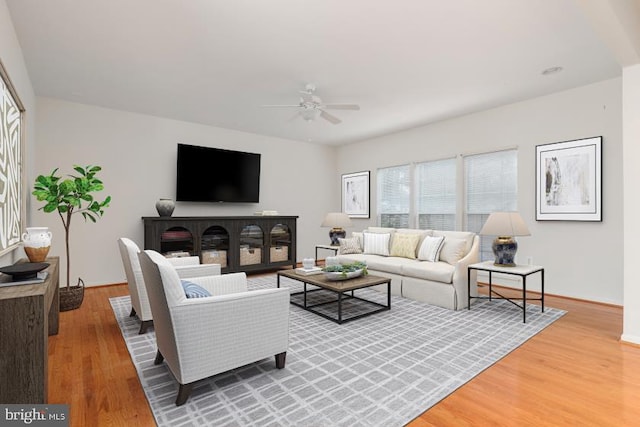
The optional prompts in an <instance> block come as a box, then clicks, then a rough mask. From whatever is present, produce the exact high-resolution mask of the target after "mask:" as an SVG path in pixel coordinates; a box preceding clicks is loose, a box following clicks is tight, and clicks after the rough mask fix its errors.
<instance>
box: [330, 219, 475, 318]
mask: <svg viewBox="0 0 640 427" xmlns="http://www.w3.org/2000/svg"><path fill="white" fill-rule="evenodd" d="M373 234H376V235H380V234H382V235H385V234H388V235H389V239H388V241H389V243H388V244H389V248H388V252H389V255H381V254H380V253H384V248H380V247H378V248H373V247H372V246H371V245H370V244H368V241H367V238H368V239H369V241H372V240H374V239H373V238H375V240H377V241H378V242H379V241H380V239H379V238H378V237H380V236H372V235H373ZM401 234H412V235H418V237H417V243H416V247H415V249H414V251H415V253H414V254H413V257H414V258H415V259H411V254H410V253H407V251H408V250H409V248H405V250H404V251H400V252H404V255H405V256H392V254H393V253H394V252H395V253H396V255H397V254H398V252H399V250H398V245H399V244H400V243H401V242H406V241H407V240H412V241H414V240H416V238H415V237H413V238H411V239H408V238H407V236H400V237H398V236H399V235H401ZM426 236H432V237H440V236H442V237H444V241H443V244H442V249H441V251H440V255H439V257H438V258H436V261H435V262H432V261H423V260H420V259H418V254H419V252H420V248H421V246H422V244H423V242H424V240H425V237H426ZM350 239H351V240H350V241H349V239H345V240H343V239H341V248H340V250H339V251H338V254H337V258H338V261H339V262H340V263H341V264H348V263H351V262H354V261H361V262H365V263H366V264H367V269H368V271H369V274H374V275H376V276H383V277H388V278H390V279H391V293H392V294H393V295H400V296H403V297H406V298H410V299H414V300H417V301H423V302H426V303H428V304H433V305H437V306H440V307H444V308H448V309H451V310H460V309H463V308H466V307H467V303H468V298H467V289H468V288H467V266H468V265H470V264H473V263H476V262H478V261H479V244H480V243H479V240H480V239H479V237H478V236H477V235H476V234H475V233H471V232H465V231H439V230H417V229H395V228H385V227H369V228H368V229H366V230H364V231H363V232H360V233H356V232H354V233H352V235H351V238H350ZM354 239H357V242H358V244H359V248H360V251H362V253H344V252H357V250H353V244H354V243H355V240H354ZM396 240H397V242H396V243H397V244H398V245H396V246H394V241H396ZM430 240H433V239H430ZM381 249H382V252H381ZM422 258H423V259H424V258H425V257H424V254H423V256H422ZM475 279H476V272H475V270H473V271H472V277H471V283H472V289H471V292H472V295H476V287H475V283H476V280H475ZM385 289H386V286H385ZM379 290H382V289H379Z"/></svg>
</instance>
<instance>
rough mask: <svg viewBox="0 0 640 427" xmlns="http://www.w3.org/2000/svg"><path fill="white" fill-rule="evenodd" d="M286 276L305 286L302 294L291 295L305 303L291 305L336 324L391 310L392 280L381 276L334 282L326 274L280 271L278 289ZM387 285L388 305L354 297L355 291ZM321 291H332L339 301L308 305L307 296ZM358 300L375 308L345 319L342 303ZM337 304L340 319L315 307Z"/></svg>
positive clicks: (367, 276) (294, 302) (292, 302)
mask: <svg viewBox="0 0 640 427" xmlns="http://www.w3.org/2000/svg"><path fill="white" fill-rule="evenodd" d="M281 276H284V277H288V278H289V279H293V280H297V281H299V282H302V283H303V286H304V290H303V291H301V292H294V293H292V294H291V296H294V295H302V297H303V299H302V300H303V303H302V304H300V303H298V302H296V301H293V300H291V304H293V305H296V306H298V307H301V308H303V309H305V310H307V311H310V312H312V313H314V314H317V315H318V316H322V317H324V318H325V319H329V320H332V321H334V322H336V323H340V324H342V323H344V322H350V321H351V320H356V319H359V318H361V317H365V316H369V315H371V314H374V313H379V312H381V311H385V310H391V279H388V278H386V277H379V276H372V275H370V274H368V275H366V276H361V277H356V278H354V279H346V280H337V281H332V280H327V279H326V278H325V277H324V274H315V275H311V276H305V275H302V274H298V273H296V272H295V270H280V271H278V273H277V277H278V287H280V277H281ZM385 283H386V284H387V305H383V304H380V303H377V302H375V301H370V300H367V299H364V298H360V297H357V296H355V295H354V291H355V290H357V289H363V288H368V287H370V286H375V285H383V284H385ZM308 285H313V286H316V287H317V288H315V289H307V287H308ZM321 290H327V291H331V292H333V293H335V294H337V299H335V300H330V301H324V302H320V303H315V304H311V305H310V304H308V303H307V295H308V294H309V293H311V292H316V291H321ZM351 298H353V299H357V300H359V301H363V302H365V303H366V304H367V305H372V306H373V307H374V309H373V310H371V311H367V312H366V313H361V314H358V315H355V316H351V317H349V318H347V319H343V317H342V314H343V313H342V302H343V301H344V300H348V299H351ZM336 302H337V305H338V317H337V318H336V317H331V316H328V315H326V314H325V313H322V312H320V311H318V310H317V309H316V308H315V307H319V306H323V305H328V304H335V303H336Z"/></svg>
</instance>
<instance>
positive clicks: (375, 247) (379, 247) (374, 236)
mask: <svg viewBox="0 0 640 427" xmlns="http://www.w3.org/2000/svg"><path fill="white" fill-rule="evenodd" d="M390 237H391V235H390V234H389V233H384V234H382V233H369V232H366V231H365V232H364V253H365V254H372V255H382V256H389V240H390Z"/></svg>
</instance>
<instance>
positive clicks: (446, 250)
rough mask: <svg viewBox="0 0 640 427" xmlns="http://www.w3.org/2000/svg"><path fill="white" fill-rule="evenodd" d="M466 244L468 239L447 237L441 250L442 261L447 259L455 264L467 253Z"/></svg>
mask: <svg viewBox="0 0 640 427" xmlns="http://www.w3.org/2000/svg"><path fill="white" fill-rule="evenodd" d="M466 246H467V242H466V240H463V239H454V238H451V237H447V238H445V239H444V244H443V245H442V250H440V261H445V262H447V263H449V264H451V265H454V264H455V263H456V262H458V261H460V260H461V259H462V258H463V257H464V256H465V255H466V253H465V249H466Z"/></svg>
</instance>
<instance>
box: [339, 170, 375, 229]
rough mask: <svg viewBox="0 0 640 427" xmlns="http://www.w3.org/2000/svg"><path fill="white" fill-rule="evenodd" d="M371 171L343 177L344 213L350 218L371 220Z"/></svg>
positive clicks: (348, 174)
mask: <svg viewBox="0 0 640 427" xmlns="http://www.w3.org/2000/svg"><path fill="white" fill-rule="evenodd" d="M369 174H370V173H369V171H364V172H355V173H347V174H344V175H342V212H344V213H346V214H347V215H349V218H369V216H370V212H369Z"/></svg>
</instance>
